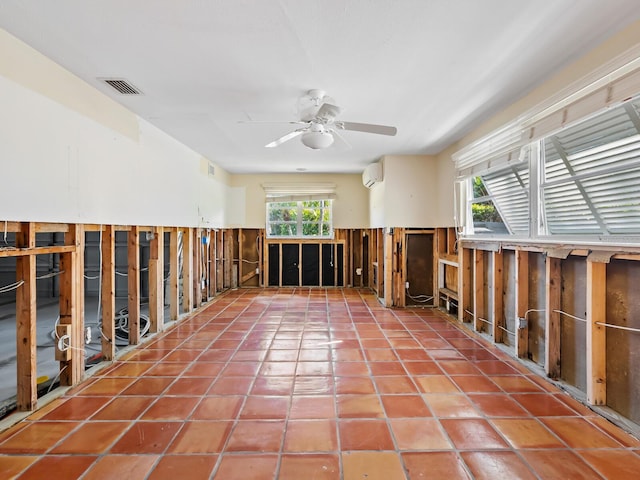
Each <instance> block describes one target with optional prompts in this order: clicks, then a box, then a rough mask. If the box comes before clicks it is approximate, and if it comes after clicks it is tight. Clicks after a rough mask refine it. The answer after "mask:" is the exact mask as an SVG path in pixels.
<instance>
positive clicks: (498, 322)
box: [491, 252, 507, 343]
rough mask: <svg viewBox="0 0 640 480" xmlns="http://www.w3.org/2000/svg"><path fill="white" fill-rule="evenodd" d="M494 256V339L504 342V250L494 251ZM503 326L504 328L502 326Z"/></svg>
mask: <svg viewBox="0 0 640 480" xmlns="http://www.w3.org/2000/svg"><path fill="white" fill-rule="evenodd" d="M492 257H493V275H492V281H493V314H492V315H491V317H492V321H493V341H494V342H496V343H504V333H505V332H504V330H503V328H506V327H507V324H506V321H505V318H504V305H503V302H504V300H503V298H504V286H503V281H504V279H503V261H504V260H503V257H502V252H492ZM500 327H502V328H500Z"/></svg>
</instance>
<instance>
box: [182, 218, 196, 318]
mask: <svg viewBox="0 0 640 480" xmlns="http://www.w3.org/2000/svg"><path fill="white" fill-rule="evenodd" d="M193 277H194V275H193V229H192V228H185V229H183V230H182V310H183V312H185V313H189V312H191V311H192V310H193V298H194V296H193Z"/></svg>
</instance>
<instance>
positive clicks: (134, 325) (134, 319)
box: [127, 226, 140, 345]
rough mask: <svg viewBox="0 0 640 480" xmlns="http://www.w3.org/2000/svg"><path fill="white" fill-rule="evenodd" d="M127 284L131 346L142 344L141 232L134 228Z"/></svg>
mask: <svg viewBox="0 0 640 480" xmlns="http://www.w3.org/2000/svg"><path fill="white" fill-rule="evenodd" d="M127 265H128V266H127V276H128V278H127V284H128V299H129V301H128V310H129V345H137V344H138V343H140V232H139V230H138V227H136V226H133V227H131V230H130V231H129V233H128V234H127Z"/></svg>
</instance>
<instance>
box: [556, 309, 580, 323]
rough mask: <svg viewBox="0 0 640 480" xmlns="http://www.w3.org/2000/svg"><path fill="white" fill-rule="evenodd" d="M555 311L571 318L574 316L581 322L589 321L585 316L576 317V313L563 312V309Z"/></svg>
mask: <svg viewBox="0 0 640 480" xmlns="http://www.w3.org/2000/svg"><path fill="white" fill-rule="evenodd" d="M554 312H555V313H561V314H562V315H566V316H567V317H569V318H573V319H574V320H578V321H580V322H584V323H587V320H586V319H584V318H580V317H576V316H575V315H571V314H570V313H567V312H563V311H562V310H554Z"/></svg>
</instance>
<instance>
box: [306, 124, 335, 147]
mask: <svg viewBox="0 0 640 480" xmlns="http://www.w3.org/2000/svg"><path fill="white" fill-rule="evenodd" d="M302 143H303V144H304V145H305V146H307V147H309V148H312V149H314V150H319V149H322V148H327V147H330V146H331V144H332V143H333V135H331V134H330V133H329V132H326V131H324V129H321V130H313V129H311V130H310V131H308V132H306V133H303V134H302Z"/></svg>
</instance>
